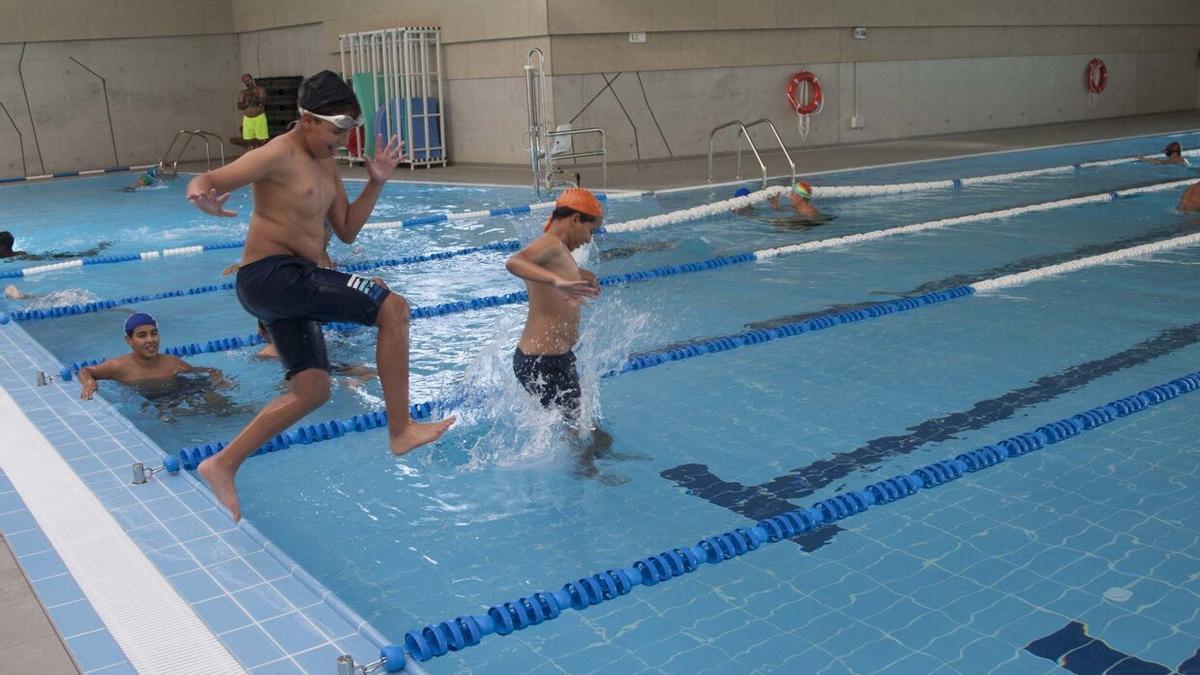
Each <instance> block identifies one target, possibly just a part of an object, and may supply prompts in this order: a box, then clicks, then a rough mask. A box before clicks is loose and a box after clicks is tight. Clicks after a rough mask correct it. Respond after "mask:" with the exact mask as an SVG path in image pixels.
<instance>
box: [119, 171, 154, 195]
mask: <svg viewBox="0 0 1200 675" xmlns="http://www.w3.org/2000/svg"><path fill="white" fill-rule="evenodd" d="M161 183H162V181H161V180H160V179H159V177H158V167H157V166H152V167H150V168H149V169H146V171H145V172H144V173H143V174H142V175H140V176H138V177H137V180H135V181H133V185H127V186H125V187H123V188H121V190H122V191H124V192H136V191H137V190H144V189H146V188H152V187H155V186H157V185H160V184H161Z"/></svg>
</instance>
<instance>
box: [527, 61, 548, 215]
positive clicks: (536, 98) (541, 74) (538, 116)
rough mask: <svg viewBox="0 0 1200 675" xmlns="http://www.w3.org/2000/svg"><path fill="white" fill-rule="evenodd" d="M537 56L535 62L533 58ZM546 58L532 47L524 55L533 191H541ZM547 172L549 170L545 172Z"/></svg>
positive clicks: (537, 192)
mask: <svg viewBox="0 0 1200 675" xmlns="http://www.w3.org/2000/svg"><path fill="white" fill-rule="evenodd" d="M535 55H536V56H537V62H536V63H535V62H534V60H533V57H534V56H535ZM545 67H546V59H545V57H543V56H542V50H540V49H538V48H537V47H534V48H533V49H530V50H529V53H527V54H526V55H525V102H526V105H527V106H528V108H529V131H528V133H529V168H530V170H531V171H533V192H534V194H538V195H540V194H541V193H542V181H543V176H542V173H543V172H542V158H543V157H544V156H545V153H544V151H543V150H542V148H543V144H542V141H543V139H544V133H545V132H544V129H545V128H546V119H545V118H546V68H545ZM546 173H547V174H548V173H549V172H546Z"/></svg>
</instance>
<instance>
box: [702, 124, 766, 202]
mask: <svg viewBox="0 0 1200 675" xmlns="http://www.w3.org/2000/svg"><path fill="white" fill-rule="evenodd" d="M732 126H736V127H737V128H738V143H737V176H736V177H737V178H738V179H741V177H742V136H745V137H746V142H747V143H749V144H750V150H751V151H752V152H754V158H755V159H756V160H758V168H760V169H762V185H763V187H766V186H767V165H766V164H763V160H762V156H761V155H759V154H758V148H756V147H754V139H752V138H750V132H748V131H746V125H745V124H742V122H741V120H733V121H731V122H726V123H724V124H722V125H720V126H718V127H716V128H715V129H713V130H712V131H710V132H709V133H708V182H710V183H711V182H712V179H713V139H714V138H715V137H716V135H717V132H718V131H720V130H722V129H726V128H728V127H732Z"/></svg>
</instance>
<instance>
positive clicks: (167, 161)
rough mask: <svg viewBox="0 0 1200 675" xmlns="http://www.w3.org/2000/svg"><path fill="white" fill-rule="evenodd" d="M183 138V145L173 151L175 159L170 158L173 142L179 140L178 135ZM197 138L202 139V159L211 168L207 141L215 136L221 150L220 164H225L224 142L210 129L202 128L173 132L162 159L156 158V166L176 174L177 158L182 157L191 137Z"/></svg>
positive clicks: (167, 172) (210, 153) (210, 148)
mask: <svg viewBox="0 0 1200 675" xmlns="http://www.w3.org/2000/svg"><path fill="white" fill-rule="evenodd" d="M181 136H182V137H183V138H184V141H183V146H182V147H180V148H179V152H177V153H175V159H173V160H172V159H171V151H172V150H174V149H175V144H176V143H178V142H179V138H180V137H181ZM194 138H199V139H200V140H202V141H204V160H205V166H207V167H208V169H209V170H210V171H211V170H212V145H211V144H210V143H209V139H210V138H215V139H216V140H217V144H218V146H219V147H220V150H221V165H222V166H224V165H225V142H224V141H223V140H221V137H220V136H218V135H216V134H215V133H213V132H211V131H205V130H204V129H180V130H179V131H177V132H175V137H174V138H172V139H171V144H170V145H168V146H167V151H166V152H164V153H163V156H162V159H160V160H158V168H159V170H160V171H162V172H164V173H166V174H168V175H170V176H176V175H178V174H179V160H180V159H182V158H183V153H185V152H187V149H188V146H189V145H191V143H192V139H194Z"/></svg>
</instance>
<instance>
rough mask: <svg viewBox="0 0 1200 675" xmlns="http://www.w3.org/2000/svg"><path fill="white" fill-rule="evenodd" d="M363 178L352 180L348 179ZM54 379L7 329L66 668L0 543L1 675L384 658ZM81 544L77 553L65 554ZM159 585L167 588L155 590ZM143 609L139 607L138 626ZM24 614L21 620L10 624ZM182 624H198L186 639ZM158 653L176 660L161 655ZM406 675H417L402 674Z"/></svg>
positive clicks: (455, 175)
mask: <svg viewBox="0 0 1200 675" xmlns="http://www.w3.org/2000/svg"><path fill="white" fill-rule="evenodd" d="M1197 127H1200V113H1196V112H1188V113H1173V114H1169V115H1154V116H1146V117H1142V118H1128V119H1120V120H1099V121H1095V122H1087V123H1079V124H1073V125H1057V126H1053V127H1039V128H1035V129H1009V130H1001V131H992V132H978V133H975V134H962V135H958V136H954V137H943V138H937V139H920V140H914V141H904V142H890V143H880V144H873V145H863V146H855V147H833V148H821V149H814V150H806V151H803V152H794V153H793V157H794V158H796V159H797V163H798V164H799V165H800V166H802V167H803V170H804V171H805V172H813V171H818V170H833V169H840V168H849V167H854V166H866V165H877V164H884V163H893V162H902V161H911V160H919V159H929V158H937V157H945V156H952V155H962V154H971V153H979V152H994V151H1003V150H1012V149H1018V148H1023V147H1036V146H1041V145H1052V144H1055V143H1069V142H1084V141H1089V140H1097V139H1101V138H1108V137H1117V136H1130V135H1134V134H1151V133H1162V132H1165V131H1172V130H1183V129H1194V128H1197ZM1154 150H1155V148H1148V149H1147V151H1148V152H1153V151H1154ZM769 159H770V158H769V157H768V160H769ZM777 159H778V158H777ZM768 163H770V162H768ZM775 164H776V165H778V164H779V162H775ZM731 167H732V160H731V159H729V158H722V159H719V160H718V171H724V172H725V173H724V174H719V175H724V176H725V177H726V178H728V177H730V176H731V175H732V173H731V172H732V168H731ZM361 171H362V170H361V169H353V170H350V171H348V172H347V175H357V174H359V173H361ZM598 173H599V172H598V170H596V169H594V168H593V169H587V170H585V171H584V175H585V183H586V184H596V183H598V180H595V181H593V180H589V179H590V178H597V179H598V175H593V174H598ZM706 173H707V166H706V162H705V160H704V159H703V158H686V159H683V160H679V161H676V162H652V163H646V164H644V165H641V166H634V165H628V166H623V167H622V166H615V167H610V186H611V187H613V188H625V189H643V190H645V189H656V188H662V187H673V186H679V185H694V184H698V183H702V182H703V181H704V179H705V177H706ZM397 178H399V179H400V180H405V179H416V180H436V181H446V182H453V181H462V182H491V183H508V184H518V185H520V184H526V183H527V182H528V180H529V173H528V169H518V168H513V167H499V168H484V167H469V166H462V167H450V168H448V169H445V170H438V171H427V172H417V173H415V174H409V173H408V172H401V173H399V174H398V175H397ZM0 189H2V188H0ZM60 367H61V364H59V363H58V361H57V360H56V359H55V358H54V357H53V356H52V355H50V354H49V353H48V352H46V351H45V350H44V349H43V348H42V347H41V346H40V345H38V344H37V343H36V342H35V341H34V340H32V339H31V338H30V337H29V336H28V335H27V334H26V333H25V332H24V331H23V330H22V329H21V328H20V327H19V326H17V325H16V324H12V323H10V324H7V325H4V326H0V421H3V423H4V425H5V434H4V436H3V438H0V534H3V538H4V540H6V541H7V545H8V547H9V549H10V550H11V553H12V556H13V557H14V558H15V560H16V562H17V565H19V567H20V570H21V571H23V573H24V578H25V579H27V580H28V582H29V585H30V586H32V588H33V590H34V592H36V594H37V598H38V600H39V601H40V603H41V605H42V607H44V608H45V614H46V615H48V616H49V618H50V620H51V621H52V622H53V625H54V628H55V629H56V630H57V633H58V635H59V636H60V637H61V641H62V644H64V645H65V646H66V647H67V648H68V650H69V652H70V657H67V656H64V655H63V654H62V653H61V651H57V652H56V651H55V650H56V649H57V645H56V644H55V640H54V639H52V637H53V636H52V635H49V634H47V633H46V632H45V626H44V618H43V622H42V623H41V624H38V623H37V621H36V617H34V616H32V615H33V614H34V613H36V612H33V611H32V610H36V609H37V608H36V605H32V604H31V603H32V600H28V599H27V600H20V601H19V600H15V599H14V598H16V597H17V596H18V595H20V593H21V588H24V580H22V579H20V575H19V573H14V572H13V571H12V570H11V569H6V567H5V563H4V561H5V559H6V558H5V557H4V556H3V555H2V554H3V553H4V551H3V543H2V542H0V674H4V673H10V672H11V673H26V672H34V671H37V672H44V673H57V672H72V669H73V666H72V665H71V663H70V658H73V659H74V667H77V668H78V670H79V671H81V672H85V673H105V674H116V673H131V672H197V673H214V672H251V673H256V674H257V673H332V672H335V671H336V660H337V658H338V656H339V655H341V654H350V655H351V656H353V657H354V660H355V661H356V662H357V663H360V664H361V663H368V662H373V661H375V660H376V659H377V658H378V654H379V646H380V645H381V644H384V643H386V642H388V640H386V638H384V636H382V635H380V634H379V633H378V632H377V631H376V630H375V629H373V628H372V627H371V626H370V625H369V624H367V623H366V622H365V621H364V620H363V619H361V618H360V617H358V616H357V615H356V614H354V612H353V611H352V610H350V609H349V608H348V607H346V606H345V605H344V604H343V603H341V601H340V600H338V598H337V597H335V596H334V595H333V594H332V593H330V592H329V591H328V590H327V589H325V588H324V587H322V586H321V584H320V583H319V582H317V581H316V580H315V579H313V578H312V577H311V576H309V575H308V574H307V573H306V572H305V571H304V570H303V569H301V568H299V567H298V566H297V565H296V564H295V563H294V562H292V561H291V560H290V559H289V558H288V557H287V556H286V554H284V553H283V552H282V551H280V550H279V549H278V548H276V547H275V546H274V545H273V544H271V543H270V542H268V541H266V540H265V539H264V538H263V537H262V536H261V535H260V534H259V533H258V531H257V530H255V529H254V527H253V526H252V525H251V524H249V523H248V522H246V521H243V522H242V523H241V524H240V525H234V524H233V523H232V522H231V521H230V520H229V518H228V516H226V515H225V513H224V512H223V511H222V510H220V509H218V508H217V507H216V506H215V504H214V502H213V501H212V498H211V495H210V494H209V493H208V491H207V490H206V489H205V488H204V487H203V486H202V485H200V484H199V483H198V482H197V480H196V479H195V478H193V477H192V476H191V475H188V474H186V473H182V474H180V475H168V474H166V473H159V474H156V475H154V476H153V477H152V478H151V479H150V481H149V483H147V484H145V485H140V486H134V485H131V484H130V481H131V479H132V473H131V469H130V466H131V464H132V463H133V462H135V461H138V462H143V463H144V464H145V465H146V466H147V467H152V466H159V465H160V464H161V461H162V457H163V453H162V450H161V449H159V448H158V447H157V446H155V445H154V444H153V443H152V442H151V441H150V440H148V439H147V438H146V437H145V436H144V435H143V434H142V433H141V432H139V431H138V430H137V429H135V428H134V427H132V425H131V424H130V423H129V422H128V421H127V420H125V419H124V418H123V417H122V416H120V415H119V414H118V413H117V412H116V411H115V410H114V409H113V408H112V407H111V406H110V405H109V404H108V403H106V402H104V401H103V400H100V399H97V400H93V401H87V402H83V401H80V400H79V398H78V389H77V387H76V386H75V385H74V384H73V383H66V384H64V383H62V382H61V381H57V380H53V379H52V380H51V381H50V383H49V384H48V385H45V386H37V385H36V384H35V381H36V374H37V372H38V371H43V372H46V373H57V372H58V371H59V369H60ZM6 410H7V411H8V412H7V414H6V413H5V411H6ZM18 427H21V428H24V429H26V430H27V431H28V435H27V436H26V438H25V439H24V440H17V439H16V437H15V436H14V435H13V434H12V430H13V429H15V428H18ZM18 445H19V447H17V446H18ZM31 447H34V448H35V449H36V450H37V451H39V452H44V453H45V454H46V455H48V456H47V457H46V458H45V462H46V465H47V467H50V466H51V465H56V466H59V468H63V467H65V468H66V470H67V472H66V474H65V475H63V476H61V478H62V479H63V480H66V481H71V480H73V481H76V482H77V484H81V485H83V486H86V487H87V488H88V490H90V492H91V494H90V495H83V497H85V499H84V502H86V501H87V500H92V502H93V503H98V504H99V505H100V506H97V507H95V508H94V511H95V513H92V512H88V513H82V512H80V513H79V514H78V515H79V518H78V521H79V523H88V522H95V523H98V525H96V526H95V527H96V528H102V527H104V526H105V525H104V524H105V523H108V524H110V525H112V526H113V527H112V528H111V529H112V532H111V533H110V534H111V535H112V536H113V537H114V541H115V543H114V546H113V547H114V549H115V548H117V546H118V545H121V546H125V545H128V546H130V547H131V548H135V549H136V550H137V551H140V553H141V554H142V555H144V561H143V562H145V564H146V567H145V568H142V571H141V572H138V571H137V570H138V569H139V568H137V567H136V565H133V566H130V567H128V568H127V569H123V570H121V569H117V570H113V569H107V570H101V572H104V573H105V574H108V575H110V577H109V578H107V579H106V580H105V581H104V583H100V582H98V581H97V580H96V579H94V578H92V577H91V575H93V574H94V573H96V571H95V570H87V569H82V570H81V568H87V567H90V565H88V564H87V563H88V562H90V561H88V560H80V559H79V558H78V556H79V554H78V552H73V551H71V550H65V549H69V548H70V547H69V546H64V545H61V542H60V545H55V543H54V540H55V538H56V537H61V536H62V534H61V533H62V531H63V530H61V529H60V530H58V533H57V534H56V532H55V531H54V526H53V525H52V521H54V519H55V518H56V517H57V518H58V519H59V522H60V524H61V523H62V522H64V520H65V522H66V523H67V524H68V525H69V524H70V523H71V522H72V521H71V519H70V518H69V517H68V518H65V519H64V518H63V513H62V512H63V511H64V510H66V511H67V515H68V516H69V515H70V514H71V513H72V512H71V511H70V510H69V507H68V506H66V502H63V503H62V504H58V503H54V502H53V501H50V502H46V501H45V500H44V498H34V496H35V493H34V491H33V488H31V487H28V486H27V485H25V484H24V483H23V482H22V481H25V482H28V481H29V478H28V475H29V473H30V470H29V467H28V466H24V467H23V468H22V469H20V471H21V472H23V474H22V477H21V479H20V480H17V479H16V476H17V473H18V472H19V471H18V468H17V467H14V465H13V464H12V462H13V461H14V460H12V459H6V457H12V456H15V454H16V452H17V451H18V450H20V451H24V452H28V451H29V450H30V449H31ZM50 448H53V451H51V450H50ZM51 454H56V456H49V455H51ZM46 473H47V474H49V473H50V471H49V469H47V471H46ZM78 491H82V492H86V491H85V490H82V488H80V489H79V490H78ZM77 496H78V495H73V501H74V497H77ZM93 496H94V498H93ZM92 519H94V520H92ZM60 527H61V525H60ZM88 534H89V535H91V534H94V533H93V532H91V531H90V530H89V531H88ZM76 538H81V537H69V538H68V539H70V540H73V539H76ZM68 543H70V542H68ZM147 561H148V562H147ZM110 567H111V565H110ZM121 572H123V573H124V575H123V576H122V575H121V574H119V573H121ZM14 574H16V580H15V581H14V580H13V575H14ZM155 579H159V580H162V582H163V583H161V584H159V586H160V587H159V588H157V589H155V586H156V584H155V583H154V580H155ZM17 582H20V583H19V584H18V583H17ZM106 584H107V585H106ZM18 586H20V588H18ZM121 591H123V592H121ZM152 591H155V592H158V593H160V595H158V596H155V595H154V594H153V593H152ZM161 593H167V594H168V595H169V596H171V597H166V598H165V599H162V600H161V602H160V600H156V599H155V598H156V597H159V598H163V597H164V596H162V595H161ZM139 603H141V604H142V605H143V606H144V607H145V609H144V611H142V612H139V611H138V605H139ZM169 603H178V608H177V610H178V611H179V612H181V613H182V614H179V615H177V616H182V619H180V620H183V621H185V624H186V626H187V627H186V628H185V627H184V626H183V625H178V626H177V625H175V624H168V625H167V626H166V629H167V630H168V631H174V632H175V633H177V634H175V635H172V636H170V639H168V638H162V637H157V638H156V637H155V634H154V630H152V629H147V630H146V631H144V632H141V631H138V630H136V621H137V620H136V619H134V620H130V619H128V618H123V617H127V615H126V614H122V612H133V613H134V614H135V615H139V614H144V615H145V616H146V617H156V616H158V614H157V613H158V612H161V611H165V610H164V609H163V607H164V606H165V604H169ZM18 606H19V607H20V611H21V612H26V613H28V614H29V618H28V619H25V618H23V617H25V614H18V612H17V610H16V609H10V608H16V607H18ZM130 607H132V609H130ZM31 608H32V610H31ZM102 617H103V618H102ZM142 618H145V617H142ZM191 619H195V620H196V622H195V623H194V624H192V623H189V622H190V620H191ZM131 621H132V623H131ZM6 622H7V623H6ZM14 623H20V624H21V625H22V626H24V627H25V628H26V630H25V631H24V632H21V633H15V632H12V631H11V630H9V629H8V626H11V625H13V624H14ZM152 628H153V629H155V630H156V629H162V628H164V627H163V626H156V627H152ZM392 637H393V638H398V637H399V636H392ZM155 649H160V650H163V651H168V652H169V653H168V654H165V655H164V654H156V653H154V652H153V650H155ZM146 650H150V651H149V652H147V651H146ZM226 657H228V659H226ZM223 659H226V660H223ZM214 663H217V664H223V665H220V666H219V667H217V666H213V665H212V664H214ZM164 664H167V665H164ZM171 664H174V665H171ZM408 672H421V670H420V668H419V667H418V666H416V665H415V664H412V663H411V661H410V665H409V669H408Z"/></svg>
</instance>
